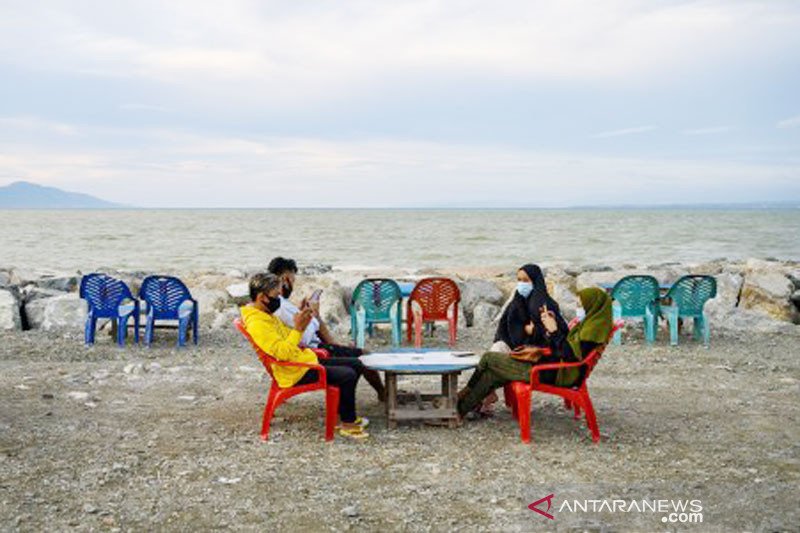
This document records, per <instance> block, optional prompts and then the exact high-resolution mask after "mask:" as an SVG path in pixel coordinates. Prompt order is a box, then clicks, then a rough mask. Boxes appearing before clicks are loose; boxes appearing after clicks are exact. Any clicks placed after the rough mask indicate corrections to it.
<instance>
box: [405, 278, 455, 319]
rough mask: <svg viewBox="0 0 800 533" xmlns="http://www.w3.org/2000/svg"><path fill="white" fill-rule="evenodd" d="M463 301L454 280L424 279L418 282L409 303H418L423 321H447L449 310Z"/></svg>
mask: <svg viewBox="0 0 800 533" xmlns="http://www.w3.org/2000/svg"><path fill="white" fill-rule="evenodd" d="M460 301H461V291H460V290H458V285H456V282H455V281H453V280H452V279H448V278H423V279H421V280H419V281H418V282H417V284H416V285H415V286H414V289H413V290H412V291H411V295H410V296H409V297H408V303H409V305H411V303H412V302H416V303H417V304H418V305H419V306H420V308H421V309H422V318H423V320H426V319H430V320H446V319H447V310H448V309H449V308H450V306H452V305H458V302H460Z"/></svg>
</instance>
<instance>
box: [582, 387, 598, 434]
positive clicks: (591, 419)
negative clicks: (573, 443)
mask: <svg viewBox="0 0 800 533" xmlns="http://www.w3.org/2000/svg"><path fill="white" fill-rule="evenodd" d="M581 395H582V396H583V399H582V403H583V409H584V411H586V425H587V426H588V427H589V431H591V432H592V442H600V428H599V427H598V426H597V416H596V415H595V413H594V406H593V405H592V399H591V398H589V392H588V391H584V392H583V393H582V394H581Z"/></svg>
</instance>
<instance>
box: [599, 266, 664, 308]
mask: <svg viewBox="0 0 800 533" xmlns="http://www.w3.org/2000/svg"><path fill="white" fill-rule="evenodd" d="M659 296H660V292H659V286H658V280H657V279H656V278H654V277H653V276H625V277H624V278H622V279H621V280H619V281H618V282H617V284H616V285H614V290H612V291H611V298H613V299H614V300H616V301H617V302H619V305H620V307H621V308H622V316H643V315H644V314H645V309H647V306H648V305H651V304H653V302H658V298H659Z"/></svg>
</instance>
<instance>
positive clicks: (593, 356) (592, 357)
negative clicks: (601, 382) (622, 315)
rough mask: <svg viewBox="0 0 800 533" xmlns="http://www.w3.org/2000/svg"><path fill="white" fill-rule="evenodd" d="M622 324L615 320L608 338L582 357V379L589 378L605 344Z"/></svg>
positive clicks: (603, 350) (620, 321)
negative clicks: (583, 370)
mask: <svg viewBox="0 0 800 533" xmlns="http://www.w3.org/2000/svg"><path fill="white" fill-rule="evenodd" d="M624 325H625V322H623V321H622V320H617V321H615V322H614V324H613V327H612V328H611V332H610V333H609V334H608V340H607V341H606V343H605V344H601V345H600V346H598V347H596V348H595V349H594V350H592V351H591V352H589V355H587V356H586V357H584V358H583V362H584V364H586V374H585V375H584V376H583V380H584V381H586V379H588V378H589V374H591V373H592V370H594V367H595V366H596V365H597V363H598V362H599V361H600V358H601V357H603V352H605V351H606V346H608V343H610V342H611V339H612V338H613V337H614V333H616V332H617V330H618V329H620V328H622V326H624ZM570 329H571V328H570Z"/></svg>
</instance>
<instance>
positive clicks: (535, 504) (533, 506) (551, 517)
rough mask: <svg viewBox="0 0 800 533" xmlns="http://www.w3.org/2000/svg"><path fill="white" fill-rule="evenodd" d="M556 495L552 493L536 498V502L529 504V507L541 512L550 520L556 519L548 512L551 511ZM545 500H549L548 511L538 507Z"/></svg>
mask: <svg viewBox="0 0 800 533" xmlns="http://www.w3.org/2000/svg"><path fill="white" fill-rule="evenodd" d="M554 496H555V494H550V495H549V496H545V497H544V498H542V499H541V500H536V501H535V502H533V503H532V504H530V505H529V506H528V509H530V510H531V511H535V512H537V513H539V514H540V515H542V516H545V517H547V518H549V519H550V520H555V517H554V516H553V515H551V514H550V513H549V512H548V511H550V507H551V506H552V504H553V502H552V500H553V497H554ZM544 502H547V511H542V510H541V509H539V508H538V507H536V506H537V505H539V504H540V503H544Z"/></svg>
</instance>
